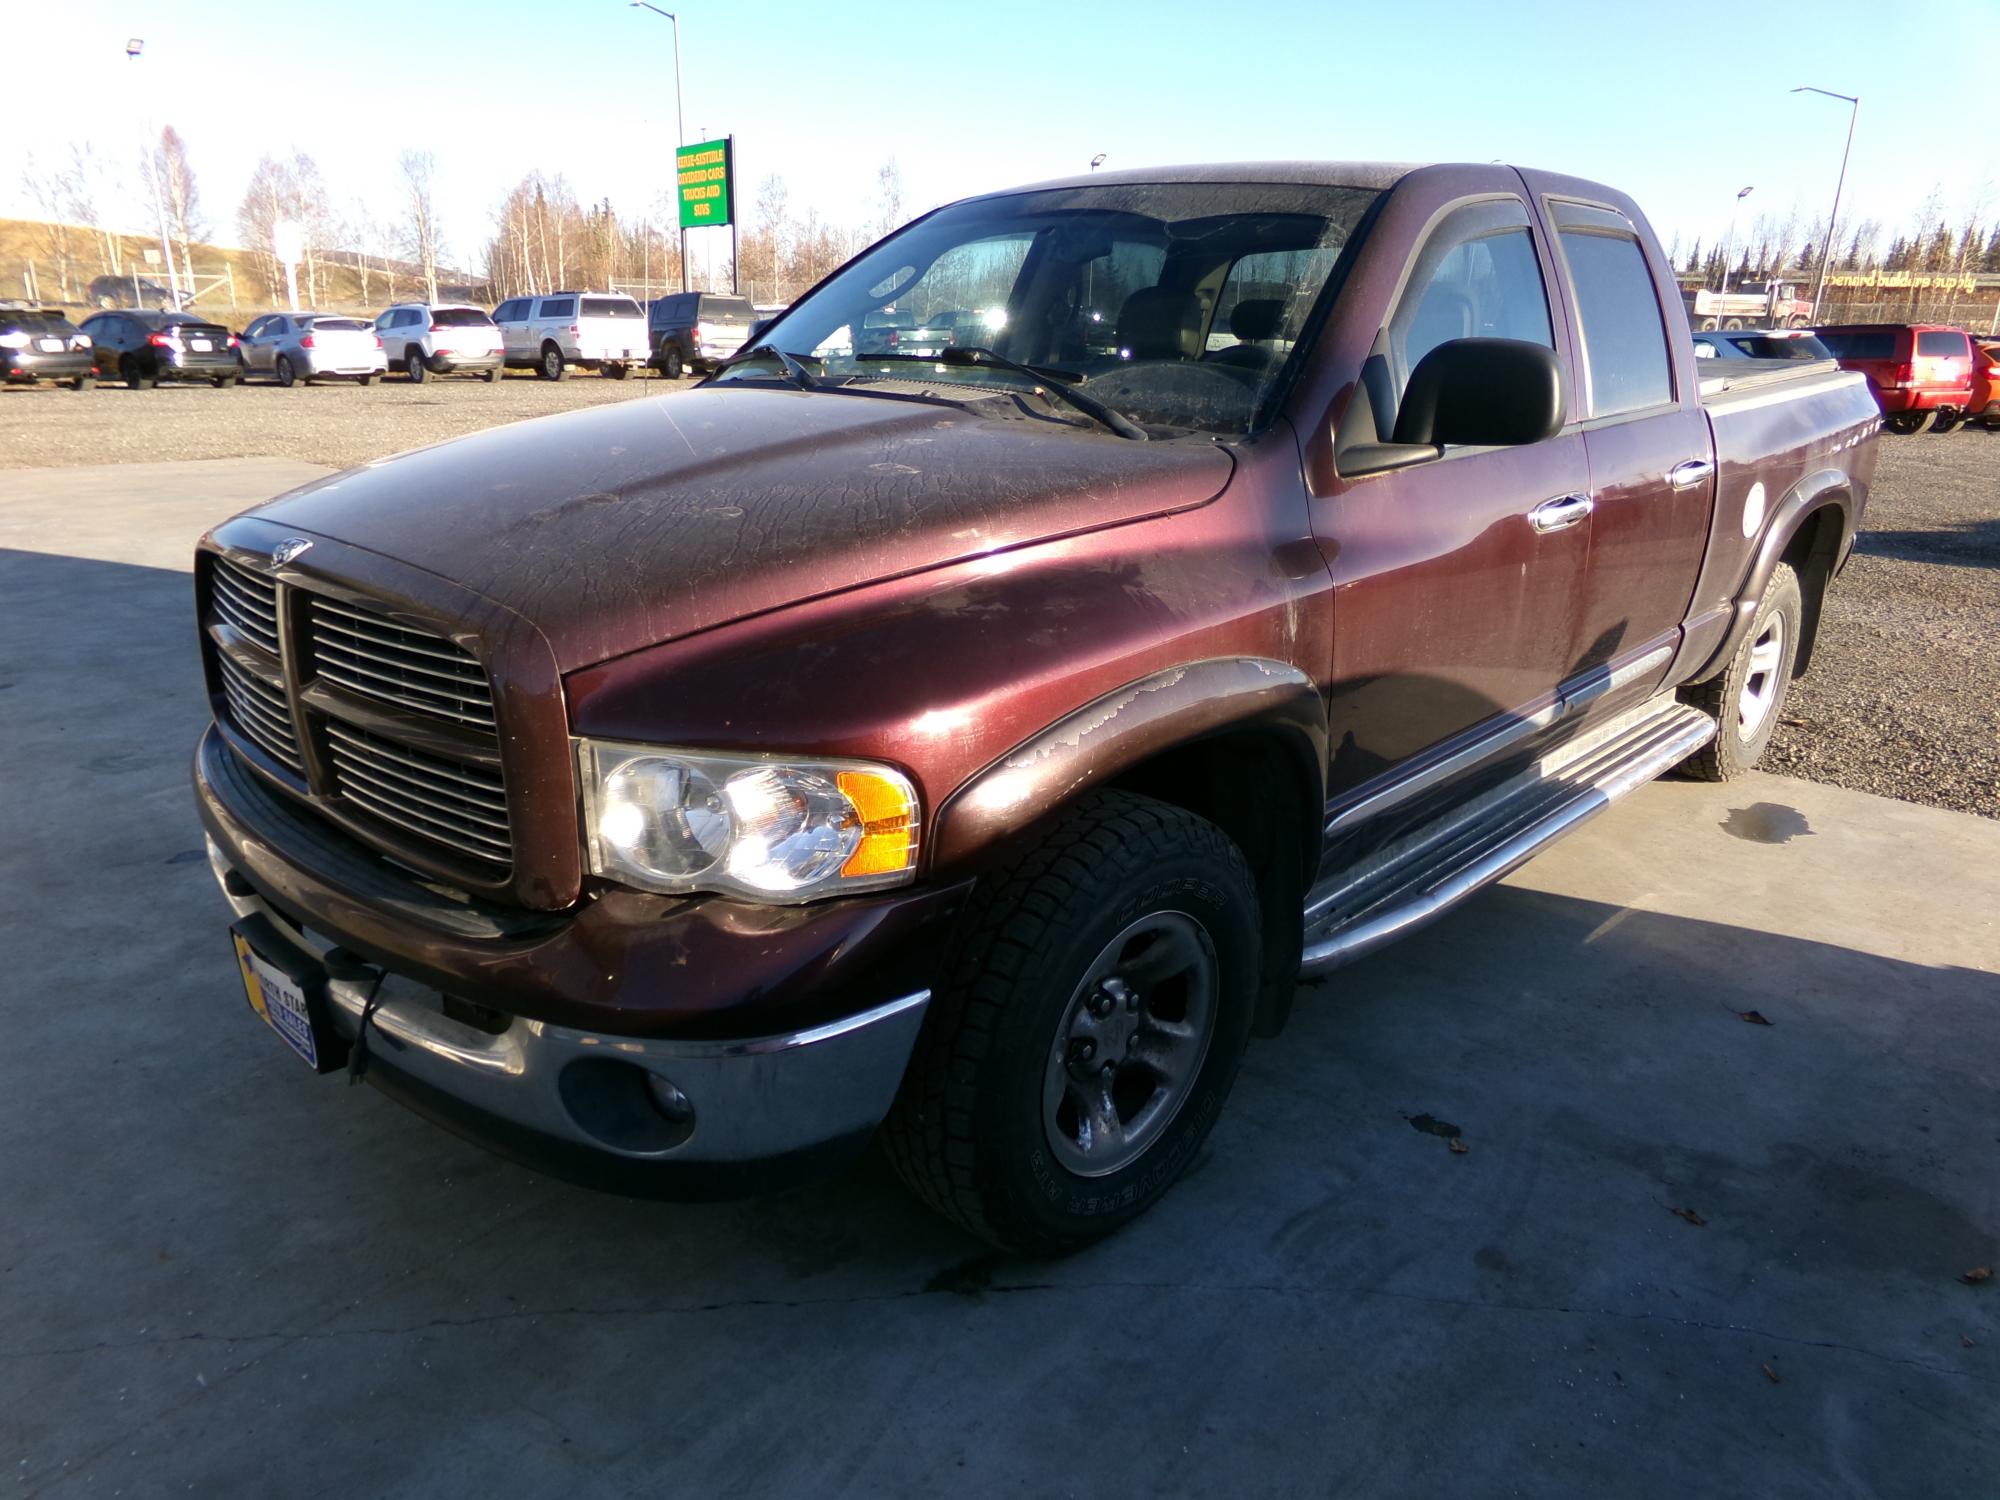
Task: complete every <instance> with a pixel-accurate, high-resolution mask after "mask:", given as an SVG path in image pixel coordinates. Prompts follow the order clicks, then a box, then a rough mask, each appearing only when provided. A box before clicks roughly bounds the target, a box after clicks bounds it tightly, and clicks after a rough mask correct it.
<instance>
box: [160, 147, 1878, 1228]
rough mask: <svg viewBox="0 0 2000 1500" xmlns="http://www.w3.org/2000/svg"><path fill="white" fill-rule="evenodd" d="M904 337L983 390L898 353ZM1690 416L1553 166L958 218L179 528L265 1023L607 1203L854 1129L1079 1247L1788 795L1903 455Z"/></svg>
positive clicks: (1686, 344)
mask: <svg viewBox="0 0 2000 1500" xmlns="http://www.w3.org/2000/svg"><path fill="white" fill-rule="evenodd" d="M890 305H893V306H894V307H895V308H896V309H897V311H898V314H899V315H900V314H903V313H908V314H910V315H913V316H914V317H915V318H916V319H917V320H918V322H919V323H922V322H923V320H925V319H927V318H930V317H931V316H932V315H933V314H934V313H936V312H938V310H939V309H945V310H949V309H954V308H965V307H977V308H981V309H989V310H990V311H988V312H986V313H985V314H984V315H983V319H984V328H985V330H986V341H985V342H965V343H953V344H952V345H951V347H949V348H944V349H941V350H936V351H926V352H923V353H912V352H906V351H897V350H891V349H888V348H874V347H870V345H869V341H867V340H865V339H862V338H859V337H857V335H858V333H859V332H860V330H862V329H865V328H866V327H868V326H869V317H870V315H871V314H874V313H879V312H881V310H882V309H883V308H885V307H887V306H890ZM1107 314H1109V315H1110V320H1111V322H1112V323H1113V326H1112V327H1110V328H1108V329H1107V328H1106V327H1104V326H1103V325H1104V323H1105V321H1106V318H1107ZM1704 368H1707V369H1710V370H1712V369H1713V367H1712V366H1709V367H1704V366H1701V365H1698V364H1697V363H1696V360H1695V357H1694V353H1693V349H1692V347H1691V344H1690V341H1689V337H1688V332H1687V328H1686V322H1685V319H1684V318H1683V317H1682V316H1681V310H1680V298H1679V293H1678V290H1677V288H1676V286H1675V282H1674V278H1673V273H1672V270H1671V268H1670V267H1669V265H1668V264H1667V261H1666V259H1665V257H1664V256H1663V255H1662V254H1661V252H1660V248H1659V245H1658V243H1657V242H1656V240H1655V237H1654V235H1653V233H1652V231H1651V229H1650V228H1649V227H1648V225H1647V223H1646V220H1645V219H1644V217H1643V216H1642V215H1641V213H1640V211H1639V209H1638V207H1637V206H1636V205H1635V204H1634V203H1633V202H1632V201H1631V200H1630V199H1629V198H1627V197H1625V196H1624V195H1623V194H1621V193H1618V192H1615V191H1613V190H1611V189H1609V188H1606V187H1601V186H1599V185H1597V184H1595V183H1591V182H1585V181H1580V180H1577V179H1575V178H1571V177H1564V176H1558V175H1555V174H1552V173H1548V172H1542V171H1530V170H1521V169H1515V168H1511V167H1505V166H1500V165H1435V166H1424V167H1414V168H1412V167H1386V166H1379V165H1364V164H1341V163H1331V164H1316V163H1277V164H1271V163H1266V164H1255V165H1239V166H1201V167H1192V168H1176V169H1166V170H1159V171H1149V172H1131V173H1124V174H1114V173H1103V172H1100V173H1094V174H1091V175H1089V176H1087V177H1082V178H1076V179H1071V180H1067V181H1058V182H1052V183H1047V184H1043V185H1039V186H1033V187H1027V188H1022V189H1019V190H1016V191H1009V192H997V193H992V194H988V195H984V196H980V197H976V198H971V199H968V200H965V201H961V202H957V203H953V204H949V205H947V206H945V207H943V208H939V209H937V210H935V211H934V212H931V213H929V214H926V215H925V216H923V217H922V218H920V219H917V220H916V221H914V222H913V223H911V224H909V225H907V226H906V227H904V228H902V229H901V230H898V231H897V232H895V233H893V234H891V235H889V236H888V237H887V238H885V239H883V240H882V241H881V242H879V243H878V244H876V245H874V246H873V247H871V248H869V249H867V250H865V251H864V252H862V253H861V254H860V255H859V256H857V257H856V258H855V259H854V260H853V261H851V262H849V263H848V264H847V265H846V266H844V267H842V268H841V269H839V270H837V271H835V272H834V273H833V274H832V275H830V276H829V277H828V278H827V279H826V280H825V281H823V282H822V283H820V285H818V286H817V287H816V288H814V289H813V290H812V291H811V292H810V293H808V294H807V295H805V296H804V297H802V298H801V299H799V300H798V301H797V302H796V303H795V304H794V305H793V306H792V307H791V308H790V309H789V310H787V311H786V312H785V313H784V314H783V315H782V316H780V317H779V318H778V319H777V320H776V321H775V322H773V323H772V324H770V325H768V326H767V327H766V328H764V329H763V330H761V331H760V333H759V335H758V336H757V338H756V339H754V340H753V341H752V342H751V344H750V346H748V347H747V348H746V349H745V350H744V351H743V352H742V353H741V354H739V355H738V357H736V358H735V359H734V360H732V361H731V362H730V363H729V364H728V365H727V366H726V367H725V368H724V369H722V370H721V371H720V372H718V373H717V374H716V375H715V376H714V377H713V378H711V379H709V380H708V381H706V382H705V383H704V384H703V385H701V386H700V387H698V388H697V389H695V390H693V391H690V392H687V393H684V394H678V395H674V396H671V397H658V398H641V399H634V400H631V401H626V402H620V403H617V404H615V405H611V406H600V407H596V408H594V409H591V410H587V411H579V412H575V413H571V414H567V415H562V416H555V417H550V418H546V419H543V420H539V421H533V422H526V423H521V424H518V425H514V426H510V427H505V428H499V429H495V430H492V431H489V432H484V433H481V434H478V435H476V436H472V437H467V438H464V439H461V440H458V441H455V442H450V443H446V444H443V445H440V446H437V447H432V448H427V449H423V450H420V451H417V452H414V453H408V454H404V455H402V456H400V457H397V458H392V459H388V460H385V461H383V462H379V463H373V464H369V465H366V466H364V467H362V468H359V469H356V470H353V471H350V472H347V473H343V474H338V475H334V476H331V477H328V478H325V479H322V480H319V481H317V482H315V483H312V484H309V485H307V486H305V487H304V488H303V489H299V490H296V491H293V492H292V493H291V494H289V495H286V496H283V497H280V498H279V499H277V500H275V501H273V502H271V503H269V504H266V505H264V506H262V507H260V508H258V509H256V510H253V511H250V512H248V513H246V514H244V515H241V516H239V517H237V518H235V519H233V520H230V521H228V522H225V523H224V524H222V525H220V526H218V527H216V528H215V529H214V530H213V531H212V532H211V533H210V534H209V535H208V536H206V537H205V538H203V540H202V541H201V543H200V544H199V548H198V554H197V557H196V570H195V594H196V600H195V602H196V608H197V612H198V619H199V626H200V640H201V650H202V659H203V662H204V666H205V671H206V675H207V685H208V690H209V695H210V698H211V702H212V706H213V712H214V722H213V724H212V726H211V727H210V728H209V729H208V730H207V731H206V733H205V734H204V736H203V738H202V740H201V743H200V745H199V748H198V750H197V753H196V760H195V769H194V778H195V788H196V793H197V800H198V803H199V808H200V815H201V818H202V821H203V823H204V825H205V828H206V831H207V835H208V841H209V852H210V858H211V860H212V862H213V865H214V870H215V874H216V876H217V878H218V880H219V881H220V883H221V886H222V889H223V892H224V894H225V896H226V897H227V900H228V904H229V906H230V907H231V908H232V909H233V912H234V920H233V922H232V924H231V935H232V943H233V948H234V953H235V958H236V964H237V967H238V970H239V977H240V979H241V981H242V989H243V993H244V995H245V996H246V998H247V1000H248V1002H249V1005H250V1008H251V1009H252V1010H254V1011H255V1012H256V1013H257V1014H258V1015H260V1016H261V1017H262V1018H263V1019H264V1020H265V1021H266V1022H267V1023H268V1024H269V1025H270V1027H271V1029H272V1030H273V1031H275V1032H276V1033H277V1035H278V1037H279V1038H281V1039H282V1040H283V1041H284V1042H286V1043H287V1044H289V1045H290V1047H291V1048H292V1049H293V1050H294V1051H296V1052H297V1053H298V1055H299V1056H300V1057H301V1058H303V1059H304V1060H305V1062H306V1063H307V1064H308V1065H309V1066H310V1067H312V1068H313V1069H315V1070H317V1071H319V1072H322V1073H331V1072H335V1071H337V1070H342V1069H345V1070H346V1071H348V1072H349V1073H350V1075H354V1076H360V1077H364V1078H365V1079H366V1080H367V1081H368V1082H370V1083H372V1084H375V1085H377V1086H379V1087H381V1088H382V1089H384V1090H386V1091H388V1092H390V1093H392V1094H393V1095H395V1096H397V1097H398V1098H400V1099H402V1100H403V1101H405V1102H406V1103H408V1104H410V1105H411V1106H413V1107H414V1108H415V1109H417V1110H418V1111H420V1112H422V1113H425V1114H427V1115H429V1116H431V1117H432V1118H434V1119H436V1120H438V1121H439V1122H441V1123H443V1124H446V1125H448V1126H450V1127H452V1128H454V1129H456V1130H458V1131H460V1132H461V1133H463V1134H466V1135H468V1136H470V1137H472V1138H473V1139H475V1140H477V1141H479V1142H482V1143H484V1144H486V1145H488V1146H490V1147H492V1148H494V1149H496V1150H498V1151H501V1152H504V1153H507V1154H509V1155H512V1156H514V1157H516V1158H517V1159H521V1160H525V1161H527V1162H530V1163H534V1164H538V1165H539V1166H541V1167H542V1168H544V1169H546V1170H549V1171H552V1172H554V1173H557V1174H559V1175H563V1176H566V1177H569V1178H571V1179H574V1180H578V1181H583V1182H587V1183H591V1184H595V1185H599V1186H604V1187H608V1188H613V1189H618V1190H623V1191H631V1192H640V1193H651V1194H657V1195H662V1196H674V1195H684V1194H727V1193H735V1192H742V1191H746V1190H750V1189H753V1188H756V1187H758V1186H760V1185H765V1184H772V1183H780V1182H786V1181H796V1180H798V1179H800V1178H801V1177H804V1176H809V1175H811V1174H815V1173H822V1172H825V1171H828V1170H830V1169H832V1168H834V1167H837V1166H839V1165H840V1164H842V1163H843V1162H845V1161H846V1160H848V1159H850V1158H852V1157H853V1156H854V1155H855V1154H856V1153H857V1152H859V1151H860V1150H861V1149H863V1148H864V1147H865V1146H866V1145H867V1144H868V1143H869V1142H870V1141H872V1140H879V1141H880V1142H881V1144H882V1147H883V1149H884V1150H885V1151H886V1154H887V1156H888V1157H889V1159H890V1161H891V1162H892V1163H893V1165H894V1167H895V1169H896V1170H897V1172H898V1173H899V1174H900V1175H901V1176H902V1178H903V1179H904V1180H905V1181H906V1182H907V1183H908V1184H909V1186H910V1187H911V1188H912V1189H913V1190H914V1191H915V1193H916V1194H918V1195H919V1196H920V1197H921V1198H923V1199H924V1200H926V1201H927V1202H928V1203H930V1204H931V1205H933V1206H934V1207H935V1208H936V1209H938V1210H939V1211H941V1212H942V1213H943V1214H945V1215H946V1216H948V1217H949V1218H950V1219H952V1220H954V1221H955V1222H957V1223H958V1224H960V1225H962V1226H964V1227H965V1228H966V1229H968V1230H971V1231H973V1232H975V1233H977V1234H980V1235H983V1236H985V1237H987V1238H988V1239H990V1240H991V1241H993V1242H995V1243H997V1244H1000V1245H1002V1246H1007V1247H1012V1248H1014V1249H1017V1250H1020V1251H1025V1252H1032V1253H1059V1252H1062V1251H1065V1250H1068V1249H1071V1248H1073V1247H1076V1246H1078V1245H1081V1244H1084V1243H1086V1242H1089V1241H1090V1240H1092V1239H1094V1238H1096V1237H1098V1236H1101V1235H1103V1234H1105V1233H1107V1232H1108V1231H1110V1230H1112V1229H1114V1228H1116V1227H1117V1226H1119V1225H1121V1224H1123V1223H1125V1222H1127V1221H1128V1220H1130V1219H1131V1218H1133V1217H1134V1216H1135V1215H1137V1214H1139V1213H1141V1212H1143V1211H1144V1210H1145V1209H1146V1208H1147V1206H1148V1205H1150V1204H1151V1203H1153V1202H1154V1201H1155V1200H1157V1199H1158V1198H1159V1197H1160V1195H1161V1194H1163V1193H1164V1192H1165V1191H1167V1189H1168V1188H1169V1187H1170V1186H1171V1185H1172V1183H1173V1182H1174V1180H1175V1179H1176V1178H1177V1177H1178V1176H1179V1175H1180V1174H1181V1172H1182V1171H1183V1170H1184V1169H1185V1168H1186V1166H1187V1165H1188V1162H1189V1160H1190V1158H1191V1157H1192V1156H1193V1155H1194V1154H1195V1153H1196V1152H1197V1151H1198V1150H1199V1149H1201V1148H1202V1146H1203V1143H1204V1141H1205V1139H1206V1138H1207V1137H1208V1135H1209V1132H1210V1130H1211V1128H1212V1127H1213V1126H1214V1124H1215V1122H1216V1119H1217V1116H1218V1113H1219V1112H1220V1110H1221V1108H1222V1105H1223V1101H1224V1099H1225V1098H1226V1096H1227V1095H1228V1093H1229V1089H1230V1084H1231V1082H1232V1080H1233V1078H1234V1076H1235V1074H1236V1072H1237V1069H1238V1064H1239V1062H1240V1060H1241V1059H1242V1057H1243V1055H1244V1051H1245V1048H1246V1046H1247V1045H1248V1044H1249V1043H1250V1041H1251V1039H1252V1038H1253V1036H1255V1037H1260V1038H1268V1037H1273V1036H1276V1035H1277V1034H1278V1033H1279V1032H1280V1031H1281V1029H1282V1027H1283V1026H1284V1024H1285V1022H1286V1019H1287V1015H1288V1011H1289V1009H1290V1007H1291V1004H1292V1001H1293V995H1294V992H1295V991H1296V990H1297V989H1298V987H1299V981H1300V977H1301V975H1302V974H1317V973H1319V972H1321V971H1325V970H1327V969H1330V968H1332V967H1334V966H1337V965H1339V964H1342V963H1344V962H1346V961H1348V960H1351V959H1353V958H1355V957H1356V956H1357V955H1360V954H1363V953H1366V952H1369V951H1371V950H1372V949H1375V948H1376V947H1378V946H1379V945H1381V944H1383V943H1386V942H1389V941H1391V940H1393V939H1396V938H1399V937H1402V936H1405V935H1406V934H1408V933H1410V932H1412V931H1413V930H1415V929H1417V928H1418V927H1420V926H1421V925H1422V924H1424V923H1425V922H1427V921H1429V920H1430V919H1432V918H1434V917H1436V916H1438V915H1439V914H1440V913H1442V912H1444V911H1446V910H1447V909H1449V908H1450V907H1451V906H1452V905H1453V904H1454V903H1455V902H1457V901H1459V900H1461V899H1463V898H1464V897H1466V896H1467V895H1468V894H1470V893H1472V892H1474V891H1476V890H1477V889H1479V888H1480V887H1481V886H1483V885H1485V884H1487V883H1488V882H1490V881H1493V880H1495V879H1497V878H1499V877H1500V876H1502V875H1504V874H1505V873H1506V872H1508V871H1509V870H1511V869H1513V868H1515V867H1516V866H1518V865H1519V864H1521V863H1522V862H1523V861H1524V860H1526V859H1528V858H1529V857H1530V856H1531V855H1533V854H1534V853H1535V852H1536V851H1537V850H1539V849H1540V848H1542V847H1543V846H1544V845H1546V844H1548V843H1549V842H1550V841H1551V840H1553V839H1556V838H1558V837H1560V836H1561V835H1562V834H1564V833H1566V832H1567V831H1569V830H1570V829H1572V828H1575V827H1576V826H1578V825H1579V824H1581V823H1583V822H1584V821H1585V820H1586V819H1588V818H1590V817H1591V816H1592V815H1593V814H1595V813H1597V812H1598V811H1600V810H1601V809H1603V808H1604V807H1606V806H1607V805H1608V804H1609V803H1611V802H1612V801H1613V800H1614V799H1616V798H1617V797H1619V796H1620V795H1622V794H1623V793H1625V792H1627V791H1630V790H1631V789H1632V788H1633V787H1635V786H1638V785H1640V784H1641V783H1643V782H1645V781H1647V780H1648V779H1649V778H1652V777H1656V776H1658V775H1660V774H1662V773H1664V772H1668V771H1671V770H1675V769H1677V768H1678V769H1679V771H1680V772H1681V773H1682V774H1687V775H1693V776H1697V777H1707V778H1726V777H1728V776H1730V775H1732V774H1734V773H1736V772H1738V771H1740V770H1742V769H1743V768H1745V767H1748V766H1750V765H1752V764H1753V763H1754V762H1755V761H1756V760H1757V758H1758V756H1759V754H1760V752H1761V751H1762V750H1763V748H1764V746H1765V743H1766V741H1767V740H1768V738H1769V736H1770V734H1771V731H1772V728H1773V726H1774V725H1775V724H1776V722H1777V721H1778V719H1779V716H1780V714H1781V712H1782V710H1783V706H1784V701H1785V694H1786V690H1787V686H1788V684H1789V683H1790V682H1791V681H1792V680H1793V679H1794V678H1795V677H1797V676H1798V675H1799V674H1801V673H1803V672H1804V671H1805V670H1806V667H1807V664H1808V663H1809V661H1810V660H1811V657H1812V652H1813V647H1814V640H1815V636H1816V632H1817V627H1818V622H1819V619H1820V610H1821V603H1822V600H1823V598H1824V596H1825V593H1826V590H1827V589H1828V587H1829V586H1830V585H1831V583H1832V581H1833V579H1834V578H1835V576H1836V575H1837V574H1838V573H1839V571H1840V569H1841V567H1842V565H1843V564H1844V563H1845V561H1846V559H1847V556H1848V553H1849V550H1850V548H1851V546H1852V544H1853V541H1854V536H1855V530H1856V527H1857V525H1858V524H1859V522H1860V519H1861V515H1862V509H1863V506H1864V504H1865V503H1866V500H1867V495H1868V488H1869V483H1870V480H1871V477H1872V474H1873V469H1874V462H1875V439H1876V432H1877V429H1878V427H1879V425H1880V416H1879V413H1878V412H1877V410H1876V406H1875V403H1874V400H1873V398H1872V397H1871V396H1870V394H1869V392H1868V388H1867V385H1866V383H1865V382H1864V381H1863V380H1862V379H1861V377H1859V376H1856V375H1852V374H1848V373H1844V372H1842V371H1840V370H1838V369H1837V368H1835V367H1833V366H1831V365H1828V364H1814V363H1784V364H1777V365H1768V366H1767V365H1764V364H1761V363H1758V362H1751V361H1738V362H1732V365H1731V368H1730V369H1729V370H1728V371H1726V372H1723V373H1722V374H1720V375H1713V374H1711V375H1710V376H1709V377H1708V378H1706V379H1705V378H1704V374H1703V371H1704Z"/></svg>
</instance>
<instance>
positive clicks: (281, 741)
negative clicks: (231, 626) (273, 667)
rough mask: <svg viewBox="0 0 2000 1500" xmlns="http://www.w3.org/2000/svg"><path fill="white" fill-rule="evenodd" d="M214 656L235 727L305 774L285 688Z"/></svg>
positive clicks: (281, 762) (286, 765)
mask: <svg viewBox="0 0 2000 1500" xmlns="http://www.w3.org/2000/svg"><path fill="white" fill-rule="evenodd" d="M216 660H217V662H218V663H219V664H220V665H221V667H222V696H223V699H224V701H225V702H227V703H228V705H229V717H230V718H231V719H233V720H235V722H236V727H237V728H238V729H240V730H242V731H243V733H244V735H245V736H246V737H248V738H249V739H250V740H251V741H252V742H253V743H254V744H255V745H256V746H257V748H258V749H260V750H262V751H263V752H264V753H265V754H266V755H268V756H270V757H271V759H273V760H275V761H276V762H278V764H279V765H281V766H283V767H284V768H285V769H286V770H288V771H290V772H292V773H293V774H294V775H298V776H303V775H305V771H306V768H305V762H304V761H303V760H301V759H300V758H299V740H298V734H297V733H296V731H294V730H293V728H292V710H291V706H290V705H289V704H288V703H286V702H285V690H284V689H283V688H282V687H279V686H278V685H277V684H275V683H271V682H266V681H265V680H264V679H263V678H261V677H258V676H256V675H254V674H253V673H250V672H248V671H245V670H244V669H243V668H242V667H240V666H238V665H237V664H236V662H235V661H233V660H232V659H231V658H229V657H228V656H218V657H217V658H216Z"/></svg>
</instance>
